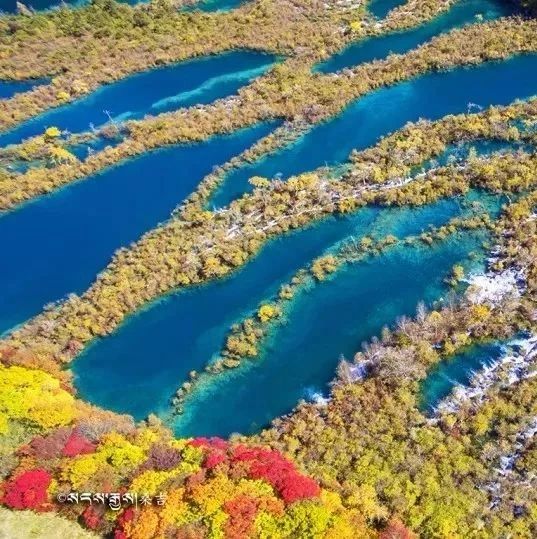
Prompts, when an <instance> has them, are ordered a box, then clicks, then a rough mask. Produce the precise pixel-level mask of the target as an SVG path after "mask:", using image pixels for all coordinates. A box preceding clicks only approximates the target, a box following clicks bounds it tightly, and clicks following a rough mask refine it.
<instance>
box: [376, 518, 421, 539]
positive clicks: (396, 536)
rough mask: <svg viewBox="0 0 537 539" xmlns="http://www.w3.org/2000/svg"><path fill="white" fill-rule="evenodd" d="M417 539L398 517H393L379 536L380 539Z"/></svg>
mask: <svg viewBox="0 0 537 539" xmlns="http://www.w3.org/2000/svg"><path fill="white" fill-rule="evenodd" d="M415 537H416V535H415V534H414V533H413V532H411V531H410V530H409V529H408V528H407V527H406V526H405V525H404V524H403V523H402V522H401V521H400V520H399V519H398V518H397V517H392V518H391V519H390V520H389V521H388V524H386V527H385V528H384V529H383V530H382V531H381V532H380V534H379V539H414V538H415Z"/></svg>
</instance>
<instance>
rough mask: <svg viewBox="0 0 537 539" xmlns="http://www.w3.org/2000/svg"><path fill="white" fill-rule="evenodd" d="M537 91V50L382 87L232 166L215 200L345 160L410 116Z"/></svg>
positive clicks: (426, 115) (441, 113)
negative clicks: (255, 179)
mask: <svg viewBox="0 0 537 539" xmlns="http://www.w3.org/2000/svg"><path fill="white" fill-rule="evenodd" d="M536 93H537V55H524V56H517V57H514V58H512V59H509V60H506V61H503V62H492V63H487V64H485V65H481V66H478V67H473V68H458V69H454V70H451V71H445V72H441V73H430V74H426V75H422V76H420V77H417V78H415V79H412V80H410V81H407V82H403V83H400V84H396V85H394V86H390V87H387V88H382V89H380V90H377V91H375V92H371V93H370V94H367V95H366V96H364V97H363V98H362V99H359V100H357V101H356V102H354V103H353V104H351V105H350V106H348V107H347V108H346V109H345V110H344V111H343V112H342V113H341V114H340V115H339V116H337V117H336V118H334V119H332V120H330V121H327V122H326V123H323V124H320V125H318V126H315V127H314V128H313V129H312V130H311V131H309V132H308V133H306V134H305V135H304V136H302V137H301V138H300V139H299V140H298V141H297V142H296V143H294V144H292V145H290V146H288V147H286V148H284V149H283V150H281V151H278V152H276V153H274V154H271V155H269V156H267V157H266V158H264V159H261V160H258V161H257V162H255V163H252V164H249V165H247V166H244V167H241V168H238V169H235V170H233V171H231V172H230V173H229V174H228V176H227V178H226V181H225V182H224V183H223V185H222V187H221V189H220V190H219V191H218V192H216V193H215V195H214V197H213V199H212V201H211V204H212V205H214V206H216V207H221V206H226V205H227V204H229V202H230V201H231V200H234V199H235V198H238V197H240V196H241V195H242V194H243V193H245V192H249V191H251V190H252V187H251V185H250V184H249V183H248V180H249V178H251V177H252V176H263V177H266V178H274V177H280V176H281V177H283V178H286V177H288V176H291V175H293V174H298V173H300V172H304V171H307V170H312V169H315V168H317V167H320V166H323V165H325V164H327V165H334V164H338V163H341V162H343V161H345V160H346V159H347V158H348V156H349V154H350V153H351V151H352V150H353V149H358V150H361V149H364V148H367V147H368V146H371V145H373V144H375V142H377V141H378V139H379V138H380V137H382V136H385V135H387V134H388V133H390V132H392V131H395V130H397V129H399V128H401V127H402V126H404V125H405V124H406V123H407V122H409V121H416V120H418V119H420V118H427V119H430V120H436V119H439V118H441V117H443V116H445V115H446V114H456V113H462V112H466V111H467V108H468V104H469V103H475V104H479V105H481V106H483V107H486V106H489V105H507V104H509V103H511V102H512V101H514V100H515V99H517V98H527V97H530V96H532V95H535V94H536Z"/></svg>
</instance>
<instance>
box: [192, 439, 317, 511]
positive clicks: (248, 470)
mask: <svg viewBox="0 0 537 539" xmlns="http://www.w3.org/2000/svg"><path fill="white" fill-rule="evenodd" d="M191 444H192V445H193V446H195V447H202V448H204V449H206V450H207V453H206V456H205V460H204V463H203V466H204V468H205V469H207V470H211V469H213V468H215V467H217V466H218V465H219V464H223V463H227V464H229V465H231V470H230V473H231V474H233V470H234V469H235V468H238V469H239V470H240V468H243V469H244V472H245V475H246V477H249V478H250V479H263V480H265V481H267V482H268V483H270V484H271V485H272V486H273V487H274V489H275V490H276V491H277V492H278V493H279V495H280V496H281V498H282V499H283V500H284V502H285V503H286V504H289V503H293V502H295V501H297V500H302V499H306V498H314V497H316V496H318V495H319V493H320V488H319V485H318V484H317V483H316V482H315V481H314V480H313V479H311V478H310V477H307V476H305V475H302V474H301V473H299V472H298V471H297V469H296V468H295V466H294V464H293V463H292V462H290V461H289V460H287V459H286V458H285V457H284V456H283V455H282V454H281V453H279V452H278V451H274V450H271V449H264V448H260V447H247V446H244V445H237V446H231V445H230V444H229V443H228V442H226V441H225V440H222V439H220V438H196V439H194V440H193V441H192V442H191Z"/></svg>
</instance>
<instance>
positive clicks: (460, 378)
mask: <svg viewBox="0 0 537 539" xmlns="http://www.w3.org/2000/svg"><path fill="white" fill-rule="evenodd" d="M503 350H504V348H503V346H502V345H501V344H499V343H496V342H492V343H486V344H477V345H474V346H470V347H468V348H466V349H465V350H463V351H462V352H460V353H459V354H455V355H454V356H453V357H451V358H448V359H446V360H444V361H442V362H440V363H439V364H438V365H436V366H435V367H434V368H433V369H431V371H430V372H429V373H428V375H427V378H425V380H423V381H422V383H421V402H420V409H421V410H423V411H424V412H431V411H433V410H434V408H435V407H436V405H437V404H438V403H439V402H440V401H441V400H442V399H444V398H445V397H447V396H448V395H449V394H450V393H451V390H452V389H453V388H454V387H455V385H457V384H461V385H467V384H468V382H469V381H470V378H471V377H472V374H473V373H474V372H476V371H479V370H480V369H481V368H483V367H484V366H485V365H487V364H489V363H492V362H493V361H495V360H496V359H498V358H499V357H500V356H501V355H502V353H503Z"/></svg>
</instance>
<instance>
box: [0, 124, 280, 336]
mask: <svg viewBox="0 0 537 539" xmlns="http://www.w3.org/2000/svg"><path fill="white" fill-rule="evenodd" d="M272 128H273V124H261V125H258V126H255V127H253V128H250V129H246V130H243V131H239V132H237V133H235V134H234V135H228V136H221V137H214V138H213V139H211V140H209V141H207V142H204V143H199V144H195V145H185V146H173V147H169V148H166V149H163V150H159V151H155V152H151V153H148V154H144V155H143V156H141V157H138V158H136V159H132V160H129V161H125V162H123V163H122V164H121V165H118V166H116V167H112V168H109V169H106V170H105V171H103V172H101V173H100V174H98V175H96V176H94V177H92V178H88V179H85V180H82V181H79V182H76V183H74V184H72V185H70V186H68V187H66V188H64V189H61V190H59V191H57V192H55V193H54V194H53V195H49V196H45V197H41V198H38V199H36V200H34V201H33V202H30V203H28V204H26V205H23V206H22V207H20V208H19V209H17V210H14V211H12V212H8V213H5V214H3V215H0V238H2V248H3V250H4V251H5V252H6V253H7V252H9V260H8V261H6V260H4V261H3V263H2V264H0V282H1V283H2V293H1V294H0V332H2V331H5V330H7V329H9V328H11V327H13V326H14V325H15V324H18V323H20V322H22V321H24V320H25V319H27V318H28V317H30V316H32V315H34V314H36V313H38V312H39V311H40V310H41V308H42V306H43V305H44V304H46V303H48V302H50V301H54V300H57V299H59V298H61V297H62V296H64V295H65V294H67V293H70V292H82V291H84V290H85V289H86V288H87V287H88V285H89V284H90V283H91V282H92V281H93V280H94V279H95V275H96V274H97V273H98V272H99V271H100V270H101V269H103V268H104V266H105V265H106V264H107V262H108V261H109V260H110V257H111V255H112V254H113V252H114V251H115V250H116V249H117V248H119V247H121V246H126V245H128V244H129V243H130V242H132V241H135V240H137V239H138V238H139V237H140V236H141V235H142V234H143V233H144V232H146V231H147V230H149V229H151V228H153V227H155V226H156V225H157V224H158V223H159V222H162V221H164V220H165V219H167V218H168V217H169V215H170V212H171V211H172V210H173V209H174V208H175V207H176V206H177V204H179V203H180V202H181V200H182V199H183V198H184V197H185V196H186V195H188V194H189V193H190V192H191V191H193V190H194V189H195V187H196V185H197V184H198V182H199V181H200V180H201V179H202V177H203V176H204V175H206V174H208V173H209V172H211V171H212V168H213V167H214V166H216V165H219V164H222V163H224V162H225V161H227V160H228V159H229V158H230V157H232V156H233V155H235V154H237V153H240V152H241V151H243V150H244V149H245V148H247V147H249V146H250V145H251V144H253V143H254V142H255V141H256V140H258V138H260V137H262V136H265V135H266V134H268V132H269V131H270V130H271V129H272Z"/></svg>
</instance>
